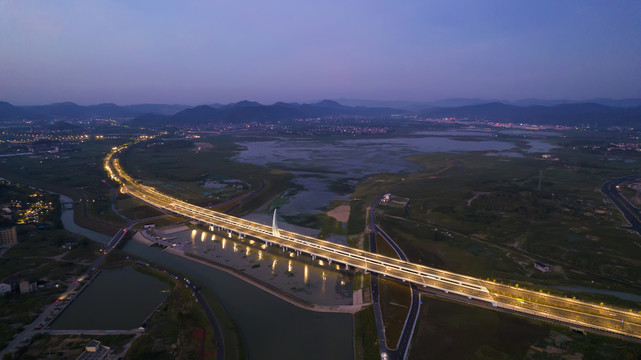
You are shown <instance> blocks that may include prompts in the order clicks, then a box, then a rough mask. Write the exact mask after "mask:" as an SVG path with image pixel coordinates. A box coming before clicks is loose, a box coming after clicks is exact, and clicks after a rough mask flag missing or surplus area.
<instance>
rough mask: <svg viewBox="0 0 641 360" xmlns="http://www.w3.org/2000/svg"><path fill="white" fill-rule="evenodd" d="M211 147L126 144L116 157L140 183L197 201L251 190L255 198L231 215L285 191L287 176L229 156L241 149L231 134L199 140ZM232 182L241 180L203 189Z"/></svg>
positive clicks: (172, 143)
mask: <svg viewBox="0 0 641 360" xmlns="http://www.w3.org/2000/svg"><path fill="white" fill-rule="evenodd" d="M200 141H201V142H209V143H210V144H211V145H213V149H211V150H207V151H196V148H195V147H194V146H193V143H192V142H191V141H186V140H175V141H165V142H162V143H158V144H157V145H151V144H148V143H141V144H138V145H135V146H132V147H131V148H130V149H129V150H128V151H127V153H126V154H125V155H123V156H122V164H123V166H124V168H125V169H126V171H127V172H128V173H129V174H131V175H132V176H133V177H135V178H137V179H140V180H142V181H143V183H145V184H148V185H152V186H156V187H158V188H160V189H162V191H164V192H166V193H168V194H170V195H173V196H177V197H178V198H181V199H186V200H188V201H190V202H193V203H195V204H199V205H211V204H218V203H221V202H224V201H226V200H229V199H231V198H234V197H237V196H239V195H242V194H244V193H247V192H249V191H253V190H258V189H262V190H260V191H259V192H258V193H257V194H256V195H255V196H252V197H250V198H249V199H247V200H246V201H244V202H242V203H240V204H239V205H238V206H237V207H235V208H234V210H232V213H233V214H245V213H247V212H248V211H251V210H254V209H256V208H258V207H260V206H261V205H263V204H265V203H266V202H268V201H269V200H271V199H273V198H275V197H276V195H278V194H279V193H281V192H283V191H284V190H285V189H287V187H288V184H289V182H290V180H291V179H292V178H293V176H292V175H291V174H289V173H288V172H285V171H282V170H276V169H269V168H265V167H260V166H254V165H249V164H239V163H236V162H234V161H233V160H231V158H232V157H233V156H234V155H235V154H237V153H238V152H239V151H240V150H241V149H240V148H239V147H238V145H236V144H235V143H234V138H232V137H228V136H216V137H210V138H205V139H201V140H200ZM230 180H231V181H235V180H241V181H242V183H243V184H247V185H236V186H228V187H224V188H213V189H211V188H210V189H207V188H204V187H203V186H204V185H205V183H206V182H207V181H218V182H224V181H230Z"/></svg>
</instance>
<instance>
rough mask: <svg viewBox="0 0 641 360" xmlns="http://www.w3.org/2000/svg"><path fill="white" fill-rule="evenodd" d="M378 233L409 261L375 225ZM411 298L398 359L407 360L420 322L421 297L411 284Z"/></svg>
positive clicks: (399, 344) (400, 256)
mask: <svg viewBox="0 0 641 360" xmlns="http://www.w3.org/2000/svg"><path fill="white" fill-rule="evenodd" d="M375 229H376V233H378V234H379V235H381V236H382V237H383V239H385V241H386V242H387V243H388V244H390V246H392V248H393V249H394V251H396V254H398V257H399V258H400V259H401V260H404V261H409V260H408V258H407V255H405V252H404V251H403V250H402V249H401V248H400V246H398V244H397V243H396V242H395V241H394V240H392V238H391V237H390V236H389V235H387V233H385V231H383V229H381V228H380V227H379V226H378V225H375ZM410 296H411V298H412V301H411V303H410V309H409V311H408V312H407V317H406V318H405V325H403V332H402V333H401V336H400V338H399V339H398V344H397V345H396V356H397V358H398V359H405V358H406V357H407V350H408V349H409V346H410V342H411V341H412V334H413V333H414V326H415V325H416V321H417V320H418V314H419V312H420V310H421V296H420V294H419V291H418V287H417V286H416V285H415V284H410Z"/></svg>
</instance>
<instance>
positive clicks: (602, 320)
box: [105, 147, 641, 339]
mask: <svg viewBox="0 0 641 360" xmlns="http://www.w3.org/2000/svg"><path fill="white" fill-rule="evenodd" d="M124 148H125V147H121V148H116V149H114V151H112V152H111V153H110V154H109V155H108V156H107V157H106V158H105V169H106V170H107V172H109V174H110V175H111V177H112V178H113V179H114V180H116V181H118V182H120V183H121V184H122V185H121V191H123V192H126V193H129V194H131V195H132V196H134V197H136V198H138V199H139V200H142V201H144V202H146V203H147V204H149V205H151V206H154V207H156V208H159V209H161V210H165V211H168V212H170V213H174V214H177V215H180V216H184V217H187V218H190V219H192V220H195V221H198V222H201V223H202V224H206V225H209V226H210V227H211V228H214V227H218V228H222V229H226V230H227V231H228V232H229V233H230V235H231V234H232V233H238V234H243V235H244V236H249V237H252V238H255V239H258V240H261V241H264V242H265V244H264V245H263V246H270V245H278V246H280V247H282V248H283V251H291V252H292V254H294V253H296V252H297V253H306V254H309V255H311V256H312V259H314V260H315V259H316V258H317V257H318V258H321V259H326V260H327V261H328V262H329V263H330V264H331V262H332V261H334V262H337V263H340V264H344V265H346V267H349V266H352V267H357V268H360V269H363V270H366V271H370V272H372V273H378V274H381V275H383V276H387V277H391V278H395V279H398V280H401V281H406V282H409V283H413V284H416V285H418V286H419V287H422V288H432V289H437V290H440V291H442V292H444V293H445V294H447V296H451V295H458V296H460V297H462V298H467V299H468V300H479V301H483V302H487V303H490V304H492V305H493V306H494V307H495V308H497V309H501V310H505V311H516V312H521V313H524V314H527V315H530V316H540V317H543V318H548V319H551V320H555V321H562V322H564V323H565V324H567V325H570V326H581V327H582V328H585V329H595V330H599V331H607V332H610V333H613V334H618V335H622V336H628V337H632V338H637V339H641V314H639V313H637V311H638V309H637V310H635V311H629V310H627V309H617V308H613V307H604V306H599V305H595V304H590V303H585V302H581V301H577V300H574V299H567V298H563V297H559V296H553V295H548V294H546V293H544V292H542V291H532V290H526V289H523V288H519V287H512V286H506V285H501V284H496V283H493V282H491V281H486V280H482V279H477V278H474V277H471V276H466V275H461V274H456V273H452V272H449V271H445V270H440V269H436V268H431V267H428V266H424V265H420V264H415V263H411V262H408V261H403V260H400V259H396V258H392V257H388V256H383V255H380V254H375V253H371V252H368V251H364V250H359V249H354V248H350V247H347V246H344V245H339V244H334V243H330V242H327V241H324V240H319V239H316V238H312V237H308V236H304V235H301V234H297V233H293V232H289V231H284V230H280V232H279V233H275V232H274V231H273V229H272V227H271V226H268V225H264V224H260V223H256V222H252V221H248V220H245V219H241V218H237V217H233V216H230V215H226V214H221V213H219V212H216V211H212V210H208V209H204V208H202V207H199V206H195V205H192V204H189V203H187V202H186V201H182V200H179V199H176V198H172V197H170V196H168V195H166V194H163V193H161V192H159V191H158V190H156V189H154V188H153V187H149V186H145V185H143V184H141V183H140V181H137V180H135V179H133V178H131V177H130V176H129V175H128V174H127V173H126V172H124V171H123V169H122V168H121V167H120V164H119V160H118V158H117V154H118V153H119V151H121V150H122V149H124Z"/></svg>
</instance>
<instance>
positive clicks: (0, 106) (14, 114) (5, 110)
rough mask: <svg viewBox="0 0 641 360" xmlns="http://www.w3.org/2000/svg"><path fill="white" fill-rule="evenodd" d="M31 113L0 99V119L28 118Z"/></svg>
mask: <svg viewBox="0 0 641 360" xmlns="http://www.w3.org/2000/svg"><path fill="white" fill-rule="evenodd" d="M32 116H33V114H31V113H29V112H28V111H26V110H24V109H23V108H20V107H18V106H13V105H11V104H9V103H8V102H4V101H0V121H13V120H21V119H24V118H30V117H32Z"/></svg>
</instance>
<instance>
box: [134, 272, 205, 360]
mask: <svg viewBox="0 0 641 360" xmlns="http://www.w3.org/2000/svg"><path fill="white" fill-rule="evenodd" d="M144 270H145V271H146V272H153V273H155V276H157V277H161V278H163V281H166V282H168V283H170V284H172V285H173V288H172V290H171V293H170V295H169V297H168V298H167V300H166V301H165V302H164V303H163V304H161V305H160V306H159V307H158V308H157V309H156V311H154V313H153V314H152V315H151V317H150V318H149V319H148V321H147V325H148V331H147V332H146V333H145V334H144V335H142V336H140V337H139V338H137V339H136V340H135V341H134V343H133V344H132V345H131V347H130V348H129V350H128V351H127V355H126V357H127V358H128V359H134V360H135V359H152V358H153V359H215V358H216V348H215V341H214V333H213V329H212V328H211V325H210V324H209V322H208V320H207V317H206V316H205V314H204V312H203V310H202V308H201V307H200V304H198V303H197V302H195V298H194V297H193V296H192V294H191V289H187V288H185V287H184V286H182V284H181V283H179V282H178V280H175V279H174V278H173V277H171V276H169V275H167V274H164V273H161V272H160V271H158V270H154V269H150V268H145V269H144Z"/></svg>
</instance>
